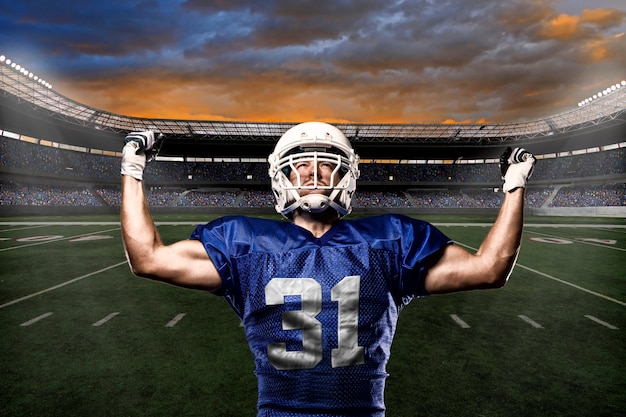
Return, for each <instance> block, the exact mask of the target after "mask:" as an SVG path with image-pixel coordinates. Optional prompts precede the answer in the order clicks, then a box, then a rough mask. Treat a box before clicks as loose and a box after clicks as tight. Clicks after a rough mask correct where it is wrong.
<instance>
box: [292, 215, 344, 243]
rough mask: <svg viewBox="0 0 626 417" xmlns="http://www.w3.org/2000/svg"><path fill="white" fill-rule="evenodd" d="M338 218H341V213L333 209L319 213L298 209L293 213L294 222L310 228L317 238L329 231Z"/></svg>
mask: <svg viewBox="0 0 626 417" xmlns="http://www.w3.org/2000/svg"><path fill="white" fill-rule="evenodd" d="M337 220H339V215H338V214H337V212H336V211H335V210H332V209H329V210H326V211H324V212H322V213H317V214H313V213H308V212H306V211H302V210H296V211H294V213H293V223H294V224H295V225H297V226H300V227H302V228H303V229H306V230H308V231H309V232H311V234H313V236H315V237H317V238H320V237H322V236H323V235H324V234H325V233H326V232H328V231H329V230H330V228H331V227H333V224H335V222H336V221H337Z"/></svg>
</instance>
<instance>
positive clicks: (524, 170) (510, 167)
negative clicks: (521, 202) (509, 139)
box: [500, 148, 537, 193]
mask: <svg viewBox="0 0 626 417" xmlns="http://www.w3.org/2000/svg"><path fill="white" fill-rule="evenodd" d="M536 162H537V160H536V159H535V157H534V156H533V154H531V153H530V152H528V151H527V150H526V149H524V148H515V149H513V150H511V148H506V150H505V151H504V153H503V154H502V156H501V157H500V173H501V175H502V179H503V180H504V185H503V186H502V190H503V191H504V192H505V193H506V192H511V191H513V190H516V189H518V188H526V182H527V181H528V178H530V176H531V175H532V174H533V169H534V167H535V163H536Z"/></svg>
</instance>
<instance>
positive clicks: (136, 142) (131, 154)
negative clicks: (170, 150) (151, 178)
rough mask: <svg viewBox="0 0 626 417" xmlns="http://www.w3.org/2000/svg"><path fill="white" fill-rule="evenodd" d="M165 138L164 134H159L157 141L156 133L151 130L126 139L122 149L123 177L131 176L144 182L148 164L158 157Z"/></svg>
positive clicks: (129, 135)
mask: <svg viewBox="0 0 626 417" xmlns="http://www.w3.org/2000/svg"><path fill="white" fill-rule="evenodd" d="M163 138H164V136H163V134H162V133H159V135H158V136H157V138H156V139H155V137H154V132H153V131H151V130H146V131H143V132H131V133H129V134H128V135H127V136H126V137H125V138H124V148H123V149H122V171H121V172H122V175H129V176H131V177H133V178H135V179H137V180H139V181H142V180H143V170H144V168H145V167H146V162H150V161H152V160H153V159H154V158H155V157H156V154H157V153H158V152H159V149H160V147H161V146H160V145H161V144H162V143H163Z"/></svg>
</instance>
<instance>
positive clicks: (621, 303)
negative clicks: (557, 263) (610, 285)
mask: <svg viewBox="0 0 626 417" xmlns="http://www.w3.org/2000/svg"><path fill="white" fill-rule="evenodd" d="M454 243H456V244H457V245H460V246H463V247H465V248H468V249H472V250H474V251H476V250H478V249H476V248H473V247H471V246H469V245H465V244H463V243H461V242H458V241H456V240H455V241H454ZM515 267H520V268H522V269H525V270H527V271H530V272H533V273H535V274H537V275H541V276H542V277H544V278H549V279H551V280H554V281H556V282H560V283H561V284H565V285H569V286H570V287H574V288H576V289H577V290H581V291H584V292H586V293H588V294H592V295H595V296H596V297H600V298H604V299H605V300H607V301H611V302H613V303H616V304H619V305H622V306H624V307H626V302H624V301H620V300H616V299H615V298H611V297H609V296H608V295H604V294H601V293H599V292H595V291H591V290H588V289H587V288H584V287H581V286H580V285H576V284H573V283H571V282H568V281H565V280H563V279H560V278H557V277H553V276H552V275H548V274H546V273H545V272H541V271H537V270H536V269H533V268H530V267H528V266H524V265H522V264H520V263H516V264H515Z"/></svg>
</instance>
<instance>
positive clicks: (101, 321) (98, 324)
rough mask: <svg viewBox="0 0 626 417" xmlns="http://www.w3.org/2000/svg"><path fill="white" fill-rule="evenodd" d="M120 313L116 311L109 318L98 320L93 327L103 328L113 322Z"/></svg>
mask: <svg viewBox="0 0 626 417" xmlns="http://www.w3.org/2000/svg"><path fill="white" fill-rule="evenodd" d="M118 314H120V313H119V311H116V312H115V313H111V314H109V315H108V316H106V317H105V318H103V319H101V320H98V321H97V322H95V323H94V324H92V326H94V327H99V326H102V325H103V324H104V323H106V322H107V321H109V320H111V319H112V318H113V317H115V316H117V315H118Z"/></svg>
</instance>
